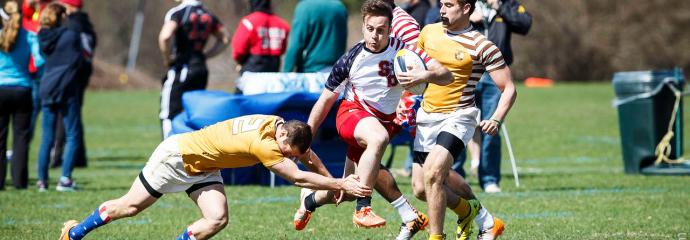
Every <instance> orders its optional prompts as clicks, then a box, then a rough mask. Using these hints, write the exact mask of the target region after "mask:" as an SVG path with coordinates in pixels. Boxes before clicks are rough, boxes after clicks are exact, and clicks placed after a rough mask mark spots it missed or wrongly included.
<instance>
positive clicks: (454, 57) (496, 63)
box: [417, 23, 506, 113]
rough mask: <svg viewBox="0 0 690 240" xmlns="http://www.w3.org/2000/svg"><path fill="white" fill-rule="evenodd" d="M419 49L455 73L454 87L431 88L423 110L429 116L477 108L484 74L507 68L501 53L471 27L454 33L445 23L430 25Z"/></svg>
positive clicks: (420, 39) (425, 94)
mask: <svg viewBox="0 0 690 240" xmlns="http://www.w3.org/2000/svg"><path fill="white" fill-rule="evenodd" d="M417 46H418V47H419V48H421V49H422V50H424V51H425V52H426V53H427V54H428V55H429V56H430V57H432V58H433V59H435V60H437V61H438V62H440V63H441V65H443V66H444V67H446V68H448V70H449V71H450V72H451V73H452V74H453V82H452V83H451V84H448V85H446V86H440V85H436V84H433V83H430V84H429V85H428V87H427V89H426V91H425V92H424V100H422V108H423V109H424V111H426V112H428V113H434V112H435V113H449V112H453V111H455V110H456V109H458V108H466V107H471V106H474V104H475V103H474V102H475V101H474V89H475V88H476V86H477V83H478V82H479V79H480V78H481V77H482V74H484V72H486V71H489V72H491V71H494V70H497V69H501V68H503V67H506V64H505V62H504V60H503V55H502V54H501V51H500V50H499V49H498V48H497V47H496V46H495V45H494V44H493V43H492V42H491V41H489V40H488V39H486V37H484V35H482V34H481V33H479V32H478V31H476V30H474V29H472V28H471V27H470V28H468V29H466V30H463V31H462V32H459V33H452V32H448V31H447V30H446V29H444V28H443V25H441V23H435V24H430V25H427V26H426V27H424V29H422V32H421V33H420V35H419V41H418V42H417Z"/></svg>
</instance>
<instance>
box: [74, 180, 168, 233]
mask: <svg viewBox="0 0 690 240" xmlns="http://www.w3.org/2000/svg"><path fill="white" fill-rule="evenodd" d="M141 176H142V175H140V176H139V177H137V178H136V179H135V180H134V183H133V184H132V187H131V188H130V189H129V192H127V194H125V195H124V196H122V197H120V198H117V199H113V200H108V201H105V202H103V203H102V204H100V205H99V206H98V207H97V208H96V210H94V211H93V212H92V213H91V214H90V215H88V216H87V217H86V218H84V220H82V221H81V222H77V221H75V220H70V221H67V222H65V223H64V226H63V229H62V235H61V236H60V239H61V240H62V239H65V240H69V239H73V240H79V239H82V238H83V237H84V236H86V234H88V233H89V232H91V231H92V230H94V229H96V228H98V227H101V226H103V225H105V224H107V223H109V222H111V221H113V220H117V219H120V218H125V217H132V216H135V215H137V214H138V213H140V212H141V211H143V210H144V209H146V208H147V207H149V206H151V204H153V203H154V202H156V200H157V199H158V197H160V196H161V195H160V193H154V195H152V194H151V193H150V192H149V190H148V189H147V187H146V186H145V184H144V183H143V182H142V181H141V178H142V177H141ZM149 188H150V187H149Z"/></svg>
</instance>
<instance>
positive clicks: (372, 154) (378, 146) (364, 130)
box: [352, 117, 389, 228]
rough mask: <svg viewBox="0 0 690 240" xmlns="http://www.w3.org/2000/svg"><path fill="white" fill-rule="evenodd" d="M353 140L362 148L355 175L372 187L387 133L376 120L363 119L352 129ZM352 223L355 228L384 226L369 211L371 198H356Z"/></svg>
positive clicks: (371, 118) (383, 222)
mask: <svg viewBox="0 0 690 240" xmlns="http://www.w3.org/2000/svg"><path fill="white" fill-rule="evenodd" d="M354 138H355V140H356V141H357V143H358V144H359V146H360V147H363V148H364V151H363V152H362V155H361V157H360V158H359V162H358V163H357V168H356V169H355V174H357V175H358V176H359V177H360V182H361V183H363V184H365V185H367V186H370V187H374V183H375V182H376V176H377V175H378V170H379V166H380V164H381V163H380V162H381V157H382V156H383V152H384V151H385V150H386V147H387V146H388V141H389V135H388V131H387V130H386V128H384V126H383V125H382V124H381V122H379V120H378V119H376V118H374V117H365V118H361V119H360V120H359V121H358V123H357V125H356V127H355V129H354ZM352 221H353V222H354V223H355V224H356V225H357V226H360V227H366V228H369V227H380V226H383V225H385V224H386V221H385V219H383V218H381V217H379V216H377V215H376V214H374V213H373V212H372V211H371V197H359V198H357V206H356V212H355V214H354V216H353V218H352Z"/></svg>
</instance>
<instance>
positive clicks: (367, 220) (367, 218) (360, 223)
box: [352, 207, 386, 228]
mask: <svg viewBox="0 0 690 240" xmlns="http://www.w3.org/2000/svg"><path fill="white" fill-rule="evenodd" d="M352 222H353V223H354V224H355V225H356V226H357V227H363V228H376V227H382V226H384V225H386V219H383V218H381V217H379V216H378V215H376V214H375V213H374V212H373V211H372V210H371V207H364V208H362V209H360V210H359V211H355V213H354V214H353V215H352Z"/></svg>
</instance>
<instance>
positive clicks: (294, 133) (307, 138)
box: [283, 120, 312, 153]
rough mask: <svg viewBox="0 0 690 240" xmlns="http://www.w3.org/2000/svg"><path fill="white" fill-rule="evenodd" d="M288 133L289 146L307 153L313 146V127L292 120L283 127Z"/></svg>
mask: <svg viewBox="0 0 690 240" xmlns="http://www.w3.org/2000/svg"><path fill="white" fill-rule="evenodd" d="M283 127H284V128H285V130H286V131H287V144H288V145H290V146H292V147H297V149H299V151H300V152H301V153H306V152H307V149H309V146H311V138H312V135H311V127H310V126H309V125H307V124H306V123H304V122H301V121H298V120H290V121H287V122H286V123H285V125H284V126H283Z"/></svg>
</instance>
